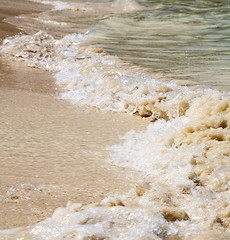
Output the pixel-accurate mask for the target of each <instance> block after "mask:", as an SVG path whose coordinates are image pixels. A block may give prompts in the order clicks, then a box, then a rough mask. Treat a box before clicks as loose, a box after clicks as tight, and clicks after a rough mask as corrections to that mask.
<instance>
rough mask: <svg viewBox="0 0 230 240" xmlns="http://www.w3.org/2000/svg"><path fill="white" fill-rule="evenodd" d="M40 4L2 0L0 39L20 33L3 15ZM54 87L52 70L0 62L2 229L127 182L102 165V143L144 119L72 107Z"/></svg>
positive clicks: (93, 197)
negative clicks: (45, 70) (5, 21)
mask: <svg viewBox="0 0 230 240" xmlns="http://www.w3.org/2000/svg"><path fill="white" fill-rule="evenodd" d="M9 2H10V3H11V4H7V3H9ZM13 2H15V4H12V3H13ZM33 4H34V5H33ZM46 8H47V6H42V5H39V6H38V4H37V3H28V2H26V1H20V2H17V1H16V0H15V1H7V0H4V1H1V3H0V20H1V23H0V27H1V28H0V29H1V30H0V37H1V39H3V38H4V37H6V36H11V35H14V34H16V33H17V32H19V31H20V30H18V29H16V28H15V27H13V26H11V25H8V24H5V23H2V20H3V18H5V17H8V16H13V15H18V14H25V13H29V12H31V11H32V10H33V9H36V10H37V11H42V10H45V9H46ZM56 87H57V86H56V85H55V83H54V79H53V78H52V76H51V74H49V73H47V72H43V71H40V70H37V69H32V68H28V67H26V66H25V65H24V64H23V63H15V62H11V63H9V62H7V61H6V59H1V62H0V112H1V119H0V129H1V149H2V151H1V153H0V165H1V168H0V228H1V229H6V228H12V227H19V226H27V225H31V224H34V223H36V222H38V221H41V220H43V219H45V218H47V217H48V216H50V215H51V214H52V212H53V211H54V209H56V208H57V207H60V206H65V205H66V203H67V202H68V201H72V202H80V203H83V204H88V203H90V202H96V201H100V200H101V199H102V198H104V197H105V196H106V195H107V194H112V193H114V192H116V191H117V192H121V191H127V190H128V189H129V187H130V184H131V183H132V178H131V177H130V175H131V174H132V172H128V171H127V170H123V169H119V168H117V167H114V166H110V165H109V164H107V163H105V159H106V157H107V156H108V152H107V151H106V150H105V148H106V146H107V145H112V144H115V143H118V142H119V141H120V140H119V137H120V136H122V135H124V133H125V132H127V131H128V130H130V129H133V128H134V129H143V128H144V127H145V125H146V124H147V123H146V122H145V121H144V120H141V119H139V118H135V117H132V116H127V115H126V114H115V113H105V112H100V111H98V110H96V109H90V108H86V107H83V106H73V105H71V104H70V103H68V102H66V101H64V100H59V99H58V98H57V94H56V93H57V92H58V89H56ZM124 179H126V181H124Z"/></svg>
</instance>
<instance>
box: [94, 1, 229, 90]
mask: <svg viewBox="0 0 230 240" xmlns="http://www.w3.org/2000/svg"><path fill="white" fill-rule="evenodd" d="M138 2H139V3H140V4H141V5H142V6H145V9H143V10H140V11H137V12H134V13H126V14H124V13H122V14H114V15H112V16H109V17H108V18H106V19H104V20H102V21H100V23H99V24H97V25H95V26H94V28H93V29H92V31H91V34H92V39H93V40H92V42H93V43H97V44H100V45H101V46H102V47H103V48H104V49H106V50H107V51H108V52H109V53H111V54H114V55H118V56H119V57H120V58H121V59H123V60H125V61H127V62H131V63H134V64H137V65H140V66H142V67H146V68H149V69H150V70H151V71H152V72H155V73H158V74H162V75H163V76H165V78H166V79H175V80H178V79H179V80H185V81H187V80H189V81H195V82H198V83H199V84H201V85H205V86H206V87H207V86H208V87H216V88H219V89H225V90H226V89H228V90H229V89H230V77H229V73H230V63H229V60H230V1H228V0H227V1H146V0H145V1H143V0H142V1H138Z"/></svg>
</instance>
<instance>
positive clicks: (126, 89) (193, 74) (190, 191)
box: [0, 0, 230, 240]
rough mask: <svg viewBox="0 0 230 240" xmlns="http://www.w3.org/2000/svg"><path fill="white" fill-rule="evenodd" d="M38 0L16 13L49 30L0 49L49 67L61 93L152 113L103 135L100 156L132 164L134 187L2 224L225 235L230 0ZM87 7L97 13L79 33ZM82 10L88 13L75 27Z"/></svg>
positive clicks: (59, 235)
mask: <svg viewBox="0 0 230 240" xmlns="http://www.w3.org/2000/svg"><path fill="white" fill-rule="evenodd" d="M37 1H38V0H37ZM41 2H43V3H48V4H52V5H53V6H54V9H53V10H52V11H49V12H46V13H43V14H38V15H33V16H24V17H23V18H22V25H24V26H25V27H28V19H30V20H31V19H33V22H32V25H31V21H30V30H31V29H33V24H34V26H35V25H36V26H42V27H40V28H41V29H42V28H46V30H47V32H44V31H39V32H37V33H34V34H32V33H31V34H29V35H24V34H21V35H17V36H14V37H10V38H8V39H6V40H5V41H4V43H3V46H2V47H1V53H2V54H5V55H6V56H9V57H10V58H12V59H14V60H15V61H25V62H26V63H27V64H28V65H29V66H31V67H37V68H41V69H45V70H48V71H50V72H52V73H53V74H54V77H55V78H56V83H57V84H58V85H59V86H60V87H61V88H62V89H63V92H62V93H61V94H60V97H61V98H63V99H66V100H68V101H71V102H73V103H74V104H82V105H87V106H93V107H97V108H99V109H101V110H107V111H117V112H127V113H129V114H135V115H139V116H141V117H144V118H148V119H149V122H150V123H149V125H148V127H147V128H146V130H145V131H143V132H135V131H130V132H128V133H127V134H126V135H125V136H124V137H123V143H122V144H120V145H116V146H108V150H109V151H110V157H109V158H108V160H107V161H108V162H110V163H111V164H115V165H118V166H120V167H124V168H131V169H133V170H135V171H137V172H138V173H139V175H140V177H139V180H138V181H137V182H136V183H135V186H134V187H133V189H132V190H131V191H130V192H128V193H124V194H123V195H118V194H114V196H108V197H106V198H105V199H104V200H103V201H102V202H100V203H95V204H91V205H86V206H83V205H81V204H78V203H68V205H67V207H66V208H58V209H57V210H56V211H55V212H54V214H53V215H52V217H50V218H48V219H46V220H44V221H42V222H40V223H38V224H36V225H34V226H28V227H27V228H21V229H11V230H3V231H0V236H3V237H5V238H6V239H7V237H8V238H9V237H12V238H13V239H196V240H198V239H230V230H229V226H230V198H229V196H230V195H229V194H230V189H229V187H230V186H229V181H230V166H229V161H230V98H229V92H228V90H227V89H229V82H228V76H227V75H228V73H229V67H228V60H229V53H228V51H227V50H228V47H229V46H228V41H229V39H228V32H229V25H228V24H229V22H228V21H229V20H228V18H227V16H228V14H229V11H228V10H229V5H228V3H229V1H186V3H183V1H173V2H172V1H139V2H134V1H128V0H127V1H122V0H120V1H115V2H109V1H87V2H85V1H79V2H77V1H67V0H66V1H52V2H51V1H41ZM67 12H68V13H69V15H68V16H66V15H65V14H63V13H67ZM55 16H56V18H55ZM88 16H91V18H90V23H94V25H93V26H91V27H90V28H88V30H87V32H86V33H85V34H84V33H80V32H82V31H83V29H85V28H86V26H87V17H88ZM71 17H72V18H71ZM80 18H81V19H83V20H84V21H85V22H86V23H84V24H83V23H81V24H80V26H79V28H78V27H77V22H75V20H76V19H80ZM83 20H82V21H83ZM39 22H40V25H37V23H39ZM41 23H42V24H41ZM44 25H45V26H46V27H44ZM57 26H58V27H57ZM63 26H64V27H63ZM58 28H60V29H63V31H62V32H61V33H58V31H57V29H58ZM34 29H35V28H34ZM77 29H78V30H77ZM71 31H74V32H75V33H71ZM201 36H203V39H201ZM220 66H221V67H220ZM145 67H146V68H147V69H146V68H145ZM222 70H223V71H222ZM154 76H160V77H159V79H158V78H156V77H154ZM210 76H212V77H213V79H212V80H210ZM170 77H172V80H169V79H170ZM162 79H163V80H162ZM178 79H179V80H185V82H184V81H182V82H183V84H177V82H176V80H178ZM188 80H189V81H196V84H197V83H199V84H200V85H204V87H202V88H201V87H200V88H197V87H196V88H194V87H193V88H192V87H189V86H186V84H184V83H186V81H188ZM212 86H215V87H220V88H221V87H222V86H224V88H225V89H226V91H218V90H215V89H212V88H211V87H212Z"/></svg>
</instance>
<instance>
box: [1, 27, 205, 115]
mask: <svg viewBox="0 0 230 240" xmlns="http://www.w3.org/2000/svg"><path fill="white" fill-rule="evenodd" d="M89 39H90V37H89V36H88V35H79V34H78V35H77V34H72V35H67V36H65V37H64V38H62V39H61V40H55V39H54V38H53V37H52V36H50V35H48V34H46V33H43V32H39V33H37V34H35V35H30V36H25V35H22V36H16V37H14V38H10V39H6V40H5V41H4V45H3V47H2V50H1V51H2V52H4V53H5V54H7V55H10V56H11V57H13V58H14V59H15V60H20V61H21V60H23V61H26V62H27V63H28V65H29V66H32V67H38V68H42V69H45V70H49V71H52V72H55V75H54V76H55V78H56V79H57V84H59V85H60V86H61V87H62V88H63V89H64V90H65V92H63V93H62V94H61V97H62V98H64V99H68V100H70V101H71V102H73V103H80V104H86V105H90V106H94V107H97V108H99V109H102V110H112V111H119V112H129V113H132V114H134V113H136V114H139V115H140V116H142V117H152V119H157V118H164V119H171V118H176V117H179V116H182V115H184V114H185V112H186V110H187V109H188V108H189V106H190V102H191V101H192V99H194V98H195V97H197V96H199V95H201V93H202V91H192V90H190V89H189V88H187V87H182V86H178V85H176V84H175V83H174V82H168V83H163V82H161V81H157V80H155V79H153V78H151V77H150V76H148V75H146V74H142V73H139V72H138V71H137V68H135V67H131V66H129V65H127V64H124V63H122V62H121V60H119V59H118V58H117V57H115V56H109V55H107V54H105V53H104V52H103V50H102V49H100V48H97V47H93V46H90V45H89V44H88V41H89Z"/></svg>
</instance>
